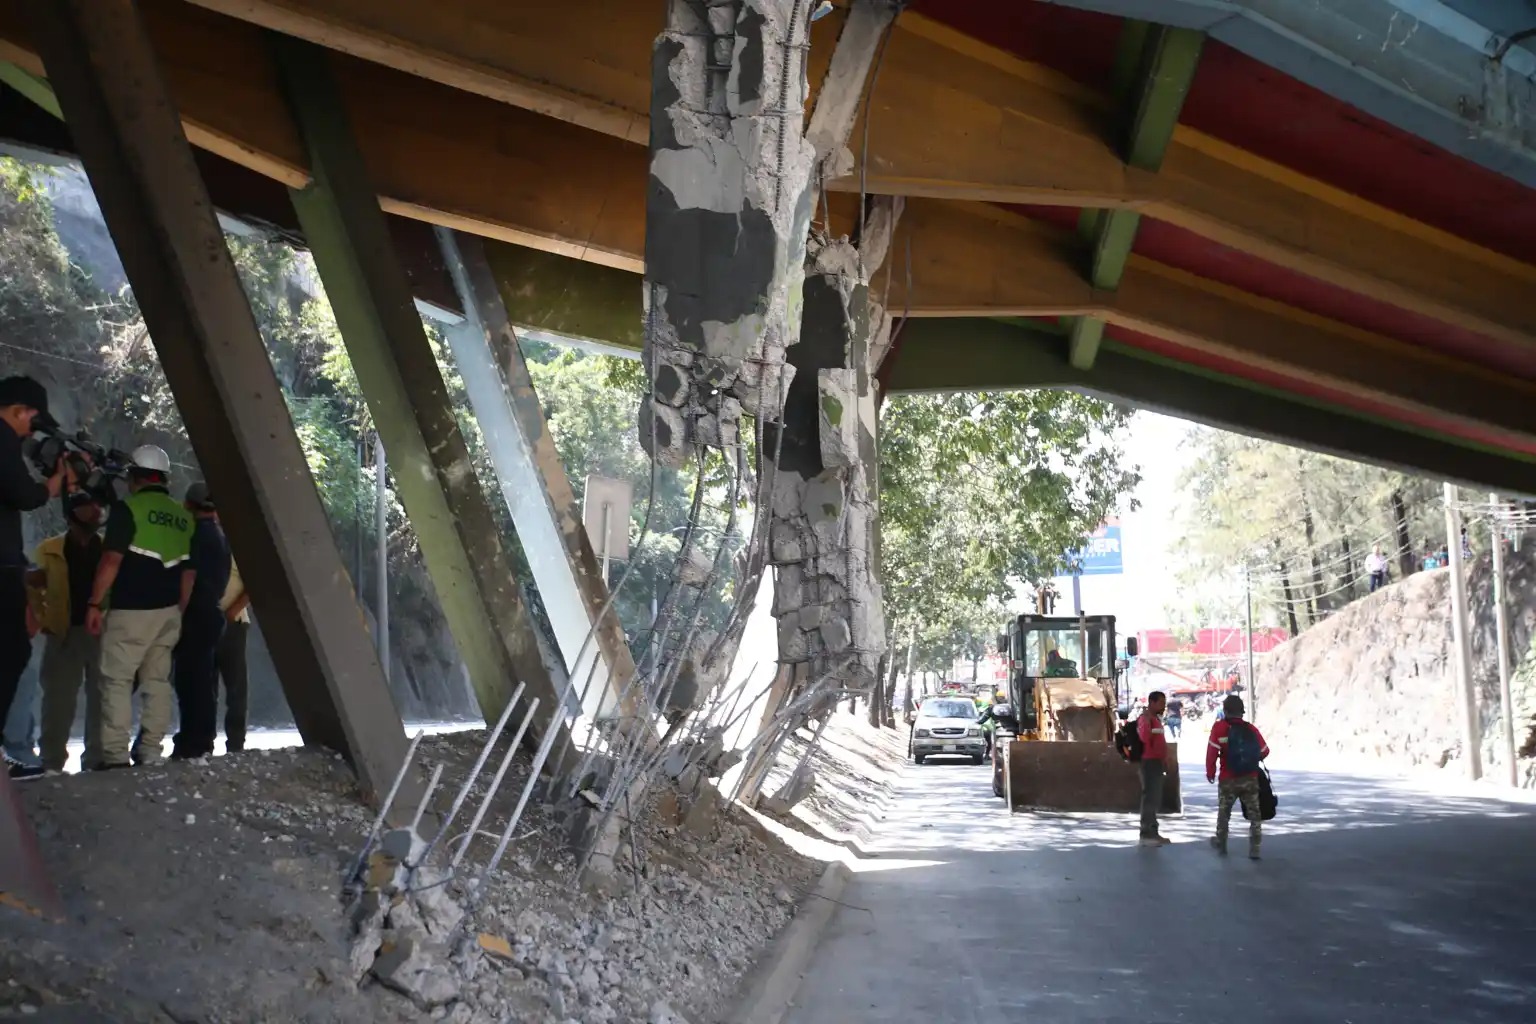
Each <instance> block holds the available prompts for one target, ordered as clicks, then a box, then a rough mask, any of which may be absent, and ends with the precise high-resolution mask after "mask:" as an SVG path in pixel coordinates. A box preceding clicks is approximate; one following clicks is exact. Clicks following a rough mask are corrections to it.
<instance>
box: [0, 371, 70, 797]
mask: <svg viewBox="0 0 1536 1024" xmlns="http://www.w3.org/2000/svg"><path fill="white" fill-rule="evenodd" d="M0 421H4V424H5V427H7V428H9V429H0V722H3V721H4V720H5V718H6V716H7V715H8V714H9V713H10V709H11V701H12V700H13V699H14V698H15V696H16V686H17V684H18V683H19V682H20V681H21V674H22V673H23V672H25V671H26V669H27V663H28V662H29V661H31V660H32V634H31V630H29V629H28V628H27V556H26V554H25V553H24V552H23V550H22V538H21V514H22V513H23V512H31V511H32V510H34V509H37V508H41V507H42V506H43V505H44V504H45V503H47V501H48V499H49V498H56V497H58V496H59V494H60V493H61V492H62V491H63V490H64V488H65V480H66V476H67V474H68V469H67V467H66V465H65V462H64V459H63V458H60V459H59V460H58V463H57V465H55V467H54V469H53V473H52V474H51V475H50V476H49V477H48V479H47V481H45V482H42V483H39V482H38V481H37V480H35V479H33V477H32V472H31V470H30V468H29V467H28V465H27V459H26V457H25V455H24V454H23V452H22V445H21V442H22V440H23V439H24V438H26V437H28V436H30V435H31V434H32V432H33V431H34V430H39V429H49V428H52V427H56V426H58V424H57V423H56V422H55V420H54V418H53V417H52V416H50V415H49V414H48V392H47V390H46V389H45V388H44V387H43V386H42V385H41V384H39V383H38V382H37V381H35V380H33V379H32V378H31V377H6V378H5V379H4V380H0ZM7 771H8V773H9V775H10V777H11V778H13V779H28V778H36V777H37V776H40V775H42V774H43V770H42V768H40V767H35V766H28V765H18V764H12V763H10V762H9V761H8V762H7Z"/></svg>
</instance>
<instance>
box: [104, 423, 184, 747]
mask: <svg viewBox="0 0 1536 1024" xmlns="http://www.w3.org/2000/svg"><path fill="white" fill-rule="evenodd" d="M170 479H171V460H170V457H169V456H167V455H166V454H165V452H164V451H163V450H161V449H160V448H157V447H155V446H154V445H152V444H147V445H144V446H143V447H141V448H136V449H134V452H133V461H132V465H131V466H130V467H129V470H128V490H129V492H130V493H129V495H128V497H127V499H126V500H124V501H120V502H118V503H117V504H116V505H114V506H113V507H112V515H111V517H110V518H108V520H107V536H106V541H105V542H104V544H103V547H104V548H105V550H104V551H103V552H102V556H101V566H100V567H99V568H98V569H97V570H96V581H95V584H94V586H93V587H92V588H91V602H90V607H89V608H88V609H87V611H86V618H85V625H86V628H87V629H88V630H90V632H91V633H92V634H93V635H95V636H99V637H101V744H100V746H101V759H102V767H104V768H127V767H128V766H129V764H130V763H137V764H142V765H157V764H160V763H162V762H163V761H164V760H165V755H164V754H163V753H162V751H161V747H162V745H163V743H164V741H165V734H166V733H167V732H168V731H169V730H170V725H171V707H172V706H173V704H174V698H173V695H172V692H171V649H172V648H174V647H175V646H176V641H177V639H178V638H179V637H180V636H181V613H182V612H183V611H184V610H186V607H187V601H188V600H189V599H190V597H191V596H192V583H193V581H194V580H195V578H196V574H195V573H193V572H192V570H191V565H190V559H189V556H190V555H191V552H192V514H191V513H190V512H188V511H187V510H186V509H185V508H184V507H182V504H181V503H180V502H179V501H176V500H175V499H174V498H172V497H171V495H170V492H169V490H168V488H167V485H168V484H169V483H170ZM108 595H110V596H111V598H112V600H111V607H110V610H109V611H103V606H104V605H106V603H107V597H108ZM135 674H137V675H138V678H139V697H140V700H141V701H142V702H143V707H142V709H141V711H140V715H139V739H138V741H137V743H135V744H134V745H133V749H132V750H130V749H129V733H130V732H131V731H132V729H133V679H134V675H135ZM130 757H131V758H132V762H130V760H129V759H130Z"/></svg>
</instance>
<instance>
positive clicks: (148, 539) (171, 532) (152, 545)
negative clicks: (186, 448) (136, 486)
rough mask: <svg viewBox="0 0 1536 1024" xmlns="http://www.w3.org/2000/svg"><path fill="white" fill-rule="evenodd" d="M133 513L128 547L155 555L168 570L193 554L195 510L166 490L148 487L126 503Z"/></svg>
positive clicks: (137, 552)
mask: <svg viewBox="0 0 1536 1024" xmlns="http://www.w3.org/2000/svg"><path fill="white" fill-rule="evenodd" d="M123 504H124V505H125V506H127V508H128V511H129V512H130V513H131V514H132V515H133V543H132V544H130V545H129V546H128V550H129V551H132V552H133V553H134V554H136V555H144V556H145V557H146V558H153V559H154V560H155V561H157V562H159V563H160V564H161V565H163V566H165V567H166V568H167V569H169V568H171V567H172V566H176V565H180V564H181V563H182V562H185V561H186V560H187V559H188V558H189V557H191V555H192V525H193V523H192V513H191V512H188V511H187V510H186V508H185V507H184V506H183V505H182V504H181V502H179V501H177V500H176V499H175V498H172V497H171V496H170V495H169V494H167V493H166V492H164V491H156V490H144V491H139V492H137V493H136V494H130V495H129V496H128V498H127V500H126V501H124V502H123Z"/></svg>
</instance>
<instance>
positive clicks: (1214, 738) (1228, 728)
mask: <svg viewBox="0 0 1536 1024" xmlns="http://www.w3.org/2000/svg"><path fill="white" fill-rule="evenodd" d="M1221 710H1222V712H1223V717H1222V719H1221V721H1219V722H1217V723H1216V724H1215V725H1214V726H1212V727H1211V741H1210V743H1209V744H1207V746H1206V748H1205V781H1207V782H1217V781H1218V778H1217V772H1216V765H1217V762H1218V761H1220V763H1221V774H1220V785H1219V786H1218V787H1217V802H1216V834H1215V835H1214V836H1212V837H1211V845H1212V846H1213V847H1215V848H1216V852H1217V853H1219V854H1222V855H1223V856H1225V855H1226V852H1227V827H1228V823H1229V822H1230V821H1231V819H1232V805H1233V804H1234V803H1237V802H1241V803H1242V805H1243V811H1244V812H1245V813H1246V814H1247V816H1248V858H1249V859H1250V860H1258V859H1259V846H1260V844H1261V843H1262V842H1263V839H1264V815H1263V813H1262V812H1261V811H1260V809H1259V762H1260V761H1262V760H1264V758H1266V757H1268V756H1269V745H1268V744H1266V743H1265V742H1264V736H1263V735H1262V734H1261V733H1260V732H1259V730H1258V728H1257V727H1256V726H1254V725H1251V724H1250V723H1248V722H1245V721H1244V720H1243V712H1244V709H1243V698H1241V697H1239V696H1238V695H1237V694H1235V693H1234V694H1232V695H1231V696H1229V697H1228V698H1227V699H1226V700H1225V701H1223V702H1222V705H1221Z"/></svg>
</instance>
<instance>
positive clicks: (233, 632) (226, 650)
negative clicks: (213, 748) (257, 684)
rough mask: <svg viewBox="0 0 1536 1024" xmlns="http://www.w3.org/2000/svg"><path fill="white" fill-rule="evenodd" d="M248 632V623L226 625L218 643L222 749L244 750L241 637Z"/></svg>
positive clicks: (244, 682)
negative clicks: (221, 680) (222, 697)
mask: <svg viewBox="0 0 1536 1024" xmlns="http://www.w3.org/2000/svg"><path fill="white" fill-rule="evenodd" d="M250 632H251V624H250V623H249V622H230V623H226V624H225V626H224V638H223V639H222V640H220V641H219V651H218V657H217V661H218V667H219V676H220V677H221V678H222V679H223V680H224V749H225V750H229V751H236V750H244V749H245V718H246V708H247V705H248V703H249V690H248V688H247V678H248V677H247V676H246V671H245V638H246V636H247V635H249V633H250Z"/></svg>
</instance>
